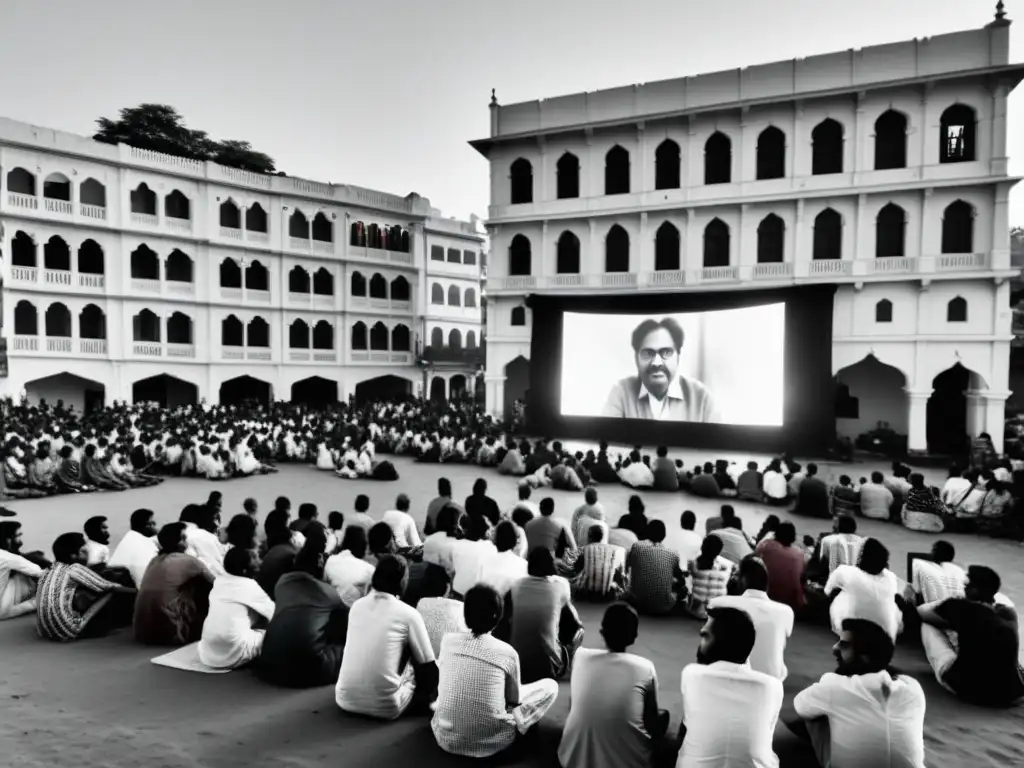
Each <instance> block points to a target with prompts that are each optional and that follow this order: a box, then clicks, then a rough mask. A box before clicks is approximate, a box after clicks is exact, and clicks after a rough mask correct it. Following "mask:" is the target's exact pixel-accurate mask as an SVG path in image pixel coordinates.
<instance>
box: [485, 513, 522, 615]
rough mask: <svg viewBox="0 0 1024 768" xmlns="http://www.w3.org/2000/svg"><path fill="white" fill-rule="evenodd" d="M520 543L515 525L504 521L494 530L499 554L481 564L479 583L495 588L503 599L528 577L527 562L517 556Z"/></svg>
mask: <svg viewBox="0 0 1024 768" xmlns="http://www.w3.org/2000/svg"><path fill="white" fill-rule="evenodd" d="M518 543H519V539H518V534H517V531H516V526H515V523H513V522H511V521H509V520H502V521H501V522H500V523H498V527H497V528H495V529H494V546H495V548H496V549H497V554H494V555H491V556H490V557H488V558H485V559H484V560H483V561H482V563H481V568H480V574H479V578H478V583H480V584H486V585H487V586H489V587H493V588H494V590H495V591H496V592H497V593H498V594H499V595H501V596H502V598H504V597H505V595H507V594H508V591H509V590H510V589H512V585H513V584H515V583H516V582H517V581H518V580H519V579H521V578H523V577H524V576H526V575H527V573H526V560H525V559H524V558H523V557H521V556H519V555H518V554H516V546H517V544H518Z"/></svg>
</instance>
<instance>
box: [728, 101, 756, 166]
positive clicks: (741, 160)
mask: <svg viewBox="0 0 1024 768" xmlns="http://www.w3.org/2000/svg"><path fill="white" fill-rule="evenodd" d="M749 114H750V107H743V108H741V109H740V130H739V135H738V136H737V137H736V150H735V152H733V155H732V156H733V158H734V160H733V165H734V166H735V167H734V173H733V175H732V181H733V183H734V184H736V183H740V184H742V183H743V182H744V181H746V180H747V174H746V169H747V156H746V151H745V150H744V146H745V144H746V142H745V141H744V140H743V139H744V134H745V133H746V132H747V116H748V115H749ZM751 176H753V174H751Z"/></svg>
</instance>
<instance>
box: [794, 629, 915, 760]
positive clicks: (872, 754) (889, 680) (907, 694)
mask: <svg viewBox="0 0 1024 768" xmlns="http://www.w3.org/2000/svg"><path fill="white" fill-rule="evenodd" d="M894 650H895V645H894V644H893V641H892V638H891V637H890V636H889V633H888V631H887V630H885V629H883V628H882V627H880V626H878V625H877V624H875V623H874V622H872V621H868V620H866V619H846V620H845V621H844V622H843V626H842V634H840V636H839V641H838V642H837V643H836V644H835V645H834V646H833V647H832V655H833V656H835V658H836V662H837V664H838V666H837V668H836V671H835V672H828V673H826V674H824V675H822V677H821V679H820V680H819V681H818V682H816V683H814V684H813V685H811V686H810V687H808V688H805V689H804V690H802V691H800V693H798V694H797V695H796V698H795V699H794V700H793V708H794V709H795V710H796V714H797V716H798V719H794V720H792V721H789V722H787V723H786V725H787V726H789V729H790V730H791V731H793V733H795V734H796V735H797V736H799V737H801V738H802V739H804V740H805V741H808V742H809V743H810V744H811V746H812V748H813V750H814V754H815V756H816V757H817V759H818V763H819V764H820V765H821V766H823V768H829V767H830V766H831V767H832V768H850V767H851V766H854V767H857V768H859V766H871V767H872V768H874V766H891V767H892V768H924V713H925V697H924V691H923V690H922V689H921V685H920V683H918V682H917V680H915V679H914V678H912V677H910V676H909V675H905V674H901V673H900V672H898V671H897V670H895V669H893V668H892V667H891V666H890V664H891V663H892V657H893V652H894Z"/></svg>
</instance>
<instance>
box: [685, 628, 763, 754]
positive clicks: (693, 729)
mask: <svg viewBox="0 0 1024 768" xmlns="http://www.w3.org/2000/svg"><path fill="white" fill-rule="evenodd" d="M755 641H756V631H755V629H754V623H753V621H751V619H750V616H749V615H748V614H747V613H746V612H744V611H741V610H739V609H738V608H710V609H708V620H707V623H706V624H705V625H704V626H703V627H702V628H701V631H700V646H699V647H698V648H697V663H696V664H688V665H687V666H686V667H684V668H683V673H682V680H681V692H682V696H683V722H682V725H681V726H680V729H679V733H680V741H681V749H680V751H679V760H678V762H677V763H676V765H677V766H678V768H699V767H700V766H712V765H714V766H737V767H738V766H756V768H776V767H777V766H778V765H779V759H778V757H777V756H776V755H775V753H774V751H773V750H772V739H773V736H774V733H775V726H776V724H777V723H778V720H779V711H780V709H781V708H782V682H781V681H780V680H779V679H778V678H775V677H772V676H771V675H766V674H765V673H764V672H757V671H755V670H753V669H751V668H750V665H749V664H748V663H747V659H748V658H749V657H750V652H751V651H753V650H754V643H755Z"/></svg>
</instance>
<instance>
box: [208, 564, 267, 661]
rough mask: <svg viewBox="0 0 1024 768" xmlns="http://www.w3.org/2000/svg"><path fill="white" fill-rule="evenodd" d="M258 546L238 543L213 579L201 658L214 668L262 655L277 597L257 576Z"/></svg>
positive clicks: (251, 659) (250, 659)
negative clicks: (261, 650)
mask: <svg viewBox="0 0 1024 768" xmlns="http://www.w3.org/2000/svg"><path fill="white" fill-rule="evenodd" d="M259 567H260V566H259V557H258V556H257V554H256V551H255V550H254V549H244V548H242V547H235V548H234V549H232V550H231V551H230V552H228V553H227V555H225V557H224V571H225V573H224V574H223V575H222V576H219V577H218V578H217V580H216V581H214V582H213V589H212V590H211V591H210V612H209V613H208V614H207V616H206V620H205V621H204V622H203V634H202V638H201V639H200V640H199V660H200V661H201V662H203V664H205V665H206V666H208V667H213V668H214V669H237V668H238V667H242V666H245V665H246V664H248V663H249V662H251V661H253V659H255V658H256V657H257V656H259V655H260V649H261V648H262V647H263V629H259V628H257V627H258V626H259V625H265V624H266V622H268V621H270V620H271V619H272V618H274V601H273V600H271V599H270V598H269V597H268V596H267V593H266V592H264V591H263V587H261V586H260V585H259V584H258V583H256V579H255V578H253V577H254V576H255V575H256V573H257V571H259Z"/></svg>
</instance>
